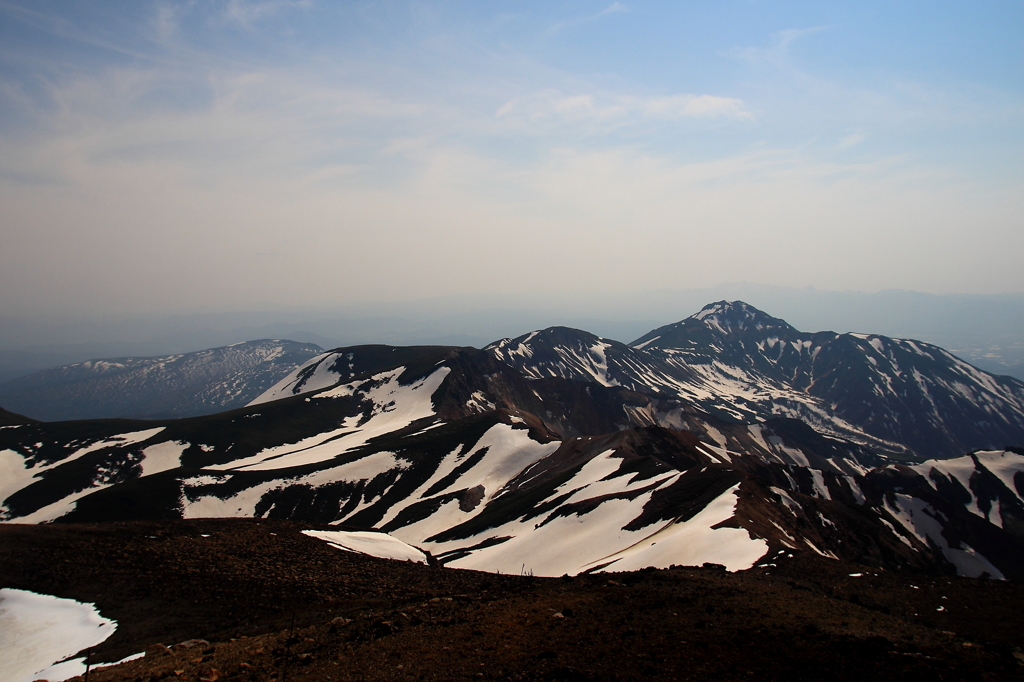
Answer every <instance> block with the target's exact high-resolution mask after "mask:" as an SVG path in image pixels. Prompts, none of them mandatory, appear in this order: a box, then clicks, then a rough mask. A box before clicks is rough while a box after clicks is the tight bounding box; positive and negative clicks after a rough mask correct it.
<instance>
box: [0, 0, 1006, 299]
mask: <svg viewBox="0 0 1024 682" xmlns="http://www.w3.org/2000/svg"><path fill="white" fill-rule="evenodd" d="M1021 25H1024V5H1021V4H1020V3H1017V2H981V3H974V4H972V5H970V6H966V5H964V6H960V5H955V4H939V5H936V4H934V3H924V2H908V3H901V4H900V5H898V6H892V4H891V3H883V2H856V3H855V2H839V3H829V4H827V5H822V4H821V3H811V2H778V3H770V4H766V3H760V2H754V1H752V0H742V1H740V0H736V1H732V2H696V3H686V4H679V5H676V4H666V3H644V2H610V3H609V2H597V3H594V2H564V3H557V4H551V3H539V2H532V1H531V2H496V3H486V4H479V3H471V2H444V3H439V2H358V1H356V2H346V3H326V2H320V1H317V0H259V1H257V0H211V1H210V2H202V3H196V2H174V1H172V0H152V1H145V2H127V1H126V0H125V1H118V2H104V3H84V4H82V3H62V2H55V1H45V0H44V1H39V0H37V1H33V2H27V1H25V0H0V224H2V226H3V227H2V229H3V248H2V249H0V314H2V315H5V316H15V315H20V316H25V315H33V316H40V315H42V316H84V317H89V316H95V317H118V316H121V317H124V316H129V317H130V316H140V315H143V316H144V315H156V316H160V315H170V314H184V315H190V314H193V313H200V312H205V313H216V312H218V311H238V310H259V309H262V310H282V309H287V308H292V307H304V308H306V309H307V310H314V309H322V308H331V309H333V308H339V307H340V308H345V307H347V306H356V307H358V306H378V307H380V308H382V309H387V308H388V307H389V306H393V305H404V304H402V303H401V302H404V301H411V300H414V299H420V300H437V299H443V298H445V297H453V296H454V297H459V296H463V295H465V294H473V295H477V296H480V297H483V298H488V297H492V298H493V297H502V298H503V300H512V301H513V302H515V303H516V305H519V306H523V307H526V308H534V307H536V306H535V305H534V302H537V301H544V300H545V299H546V298H548V297H556V298H557V297H565V298H568V299H573V300H579V301H583V302H584V303H586V305H587V306H589V307H590V308H597V307H598V306H599V304H600V303H601V301H602V300H604V299H606V298H608V297H614V296H622V297H629V296H631V295H632V296H637V297H640V296H643V295H645V293H644V292H651V291H688V290H693V289H701V288H708V287H714V286H718V283H721V282H734V281H747V282H756V283H758V284H760V285H764V286H777V287H784V288H785V287H789V288H802V287H808V286H810V287H815V288H818V289H821V290H829V291H864V292H879V291H886V290H892V289H901V290H909V291H919V292H929V293H933V294H943V295H944V294H954V293H963V294H994V293H998V292H1022V291H1024V269H1022V268H1020V265H1019V260H1020V254H1021V253H1024V229H1021V227H1022V226H1021V216H1022V215H1024V144H1022V143H1024V135H1022V130H1024V126H1022V123H1024V78H1022V75H1024V47H1022V45H1024V43H1022V42H1021V41H1020V40H1019V27H1020V26H1021ZM681 316H685V315H681Z"/></svg>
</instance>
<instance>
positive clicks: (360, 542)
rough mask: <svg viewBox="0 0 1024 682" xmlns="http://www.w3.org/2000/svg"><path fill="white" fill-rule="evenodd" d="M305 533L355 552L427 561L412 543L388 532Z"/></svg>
mask: <svg viewBox="0 0 1024 682" xmlns="http://www.w3.org/2000/svg"><path fill="white" fill-rule="evenodd" d="M302 534H303V535H308V536H309V537H311V538H316V539H318V540H323V541H324V542H327V543H329V544H330V545H331V546H332V547H336V548H338V549H342V550H345V551H346V552H355V553H356V554H367V555H369V556H374V557H377V558H379V559H397V560H399V561H415V562H416V563H420V564H425V563H427V555H426V554H424V553H423V552H422V551H421V550H419V549H416V548H415V547H413V546H412V545H409V544H406V543H404V542H402V541H401V540H399V539H398V538H395V537H392V536H390V535H388V534H387V533H373V532H368V531H340V530H304V531H302Z"/></svg>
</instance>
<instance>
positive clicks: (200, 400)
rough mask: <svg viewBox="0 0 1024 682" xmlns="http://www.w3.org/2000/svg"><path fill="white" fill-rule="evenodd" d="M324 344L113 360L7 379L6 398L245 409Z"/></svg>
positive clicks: (88, 409)
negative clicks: (245, 406) (247, 404)
mask: <svg viewBox="0 0 1024 682" xmlns="http://www.w3.org/2000/svg"><path fill="white" fill-rule="evenodd" d="M321 352H323V349H322V348H320V346H316V345H314V344H310V343H296V342H295V341H279V340H261V341H249V342H247V343H236V344H233V345H230V346H224V347H221V348H211V349H210V350H203V351H198V352H194V353H178V354H175V355H166V356H162V357H155V358H109V359H103V360H90V361H88V362H80V363H76V364H73V365H64V366H62V367H55V368H53V369H48V370H43V371H40V372H35V373H33V374H29V375H27V376H24V377H19V378H17V379H12V380H10V381H6V382H4V383H0V404H2V405H4V406H5V407H8V408H10V409H12V410H14V411H15V412H20V413H24V414H26V415H29V416H31V417H34V418H36V419H42V420H46V421H59V420H68V419H102V418H107V417H131V418H177V417H191V416H195V415H201V414H213V413H215V412H221V411H223V410H231V409H234V408H236V407H242V406H243V405H245V404H246V403H248V402H249V401H251V400H252V399H253V398H255V397H256V396H258V395H259V394H261V393H262V392H264V391H265V390H266V389H267V388H269V387H270V386H272V385H274V384H275V383H276V382H278V381H279V380H280V379H281V378H282V377H284V376H285V375H287V374H288V373H290V372H291V371H293V370H294V369H295V368H296V367H297V366H299V365H301V364H303V363H304V362H306V361H307V360H309V359H310V358H312V357H314V356H316V355H318V354H319V353H321Z"/></svg>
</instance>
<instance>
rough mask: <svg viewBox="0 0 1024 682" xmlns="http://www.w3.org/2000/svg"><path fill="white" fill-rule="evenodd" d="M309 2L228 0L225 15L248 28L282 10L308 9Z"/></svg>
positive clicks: (298, 0) (310, 5) (302, 0)
mask: <svg viewBox="0 0 1024 682" xmlns="http://www.w3.org/2000/svg"><path fill="white" fill-rule="evenodd" d="M309 7H312V2H311V0H228V4H227V7H226V8H225V10H224V11H225V14H226V15H227V16H228V17H230V18H232V19H234V20H235V21H237V22H238V23H240V24H242V25H245V26H248V25H250V24H252V23H255V22H257V21H260V20H262V19H267V18H269V17H272V16H274V15H276V14H278V13H279V12H281V11H282V10H291V9H308V8H309Z"/></svg>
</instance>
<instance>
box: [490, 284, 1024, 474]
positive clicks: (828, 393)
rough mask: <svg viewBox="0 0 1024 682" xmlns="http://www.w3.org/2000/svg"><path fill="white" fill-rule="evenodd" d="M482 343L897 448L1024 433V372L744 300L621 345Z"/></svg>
mask: <svg viewBox="0 0 1024 682" xmlns="http://www.w3.org/2000/svg"><path fill="white" fill-rule="evenodd" d="M487 350H489V351H490V352H492V353H493V354H494V355H495V357H497V358H498V359H500V360H501V361H503V362H505V363H508V364H510V365H512V366H514V367H516V368H517V369H519V370H520V371H521V372H522V373H524V374H525V375H526V376H529V377H534V378H536V377H541V376H560V377H564V378H568V379H574V380H580V381H594V382H597V383H602V384H604V385H615V386H623V387H627V388H630V389H632V390H635V391H644V392H647V393H652V394H659V395H668V396H672V397H675V398H678V399H681V400H684V401H686V402H688V403H689V404H692V405H694V406H697V407H699V408H700V409H703V410H705V411H707V412H709V413H713V414H716V415H719V416H721V417H723V418H726V419H733V420H739V421H754V420H764V419H771V418H774V417H790V418H795V419H800V420H802V421H804V422H806V423H807V424H809V425H811V426H813V427H814V428H815V429H817V430H819V431H821V432H823V433H827V434H830V435H833V436H836V437H841V438H846V439H849V440H852V441H855V442H858V443H861V444H863V445H866V446H868V447H871V448H873V449H874V450H876V451H878V452H882V453H887V454H890V455H895V456H901V457H907V456H910V457H916V458H927V457H951V456H955V455H959V454H962V453H964V452H967V451H969V450H972V449H979V448H987V449H993V448H999V447H1002V446H1003V445H1005V444H1007V443H1024V382H1021V381H1018V380H1016V379H1013V378H1010V377H1005V376H1004V377H1000V376H994V375H991V374H988V373H986V372H983V371H981V370H979V369H977V368H975V367H973V366H971V365H969V364H967V363H966V362H964V361H963V360H960V359H959V358H957V357H954V356H953V355H951V354H950V353H948V352H946V351H944V350H943V349H941V348H938V347H937V346H932V345H930V344H927V343H923V342H920V341H910V340H901V339H890V338H887V337H884V336H879V335H874V334H836V333H834V332H817V333H804V332H800V331H798V330H796V329H795V328H794V327H792V326H791V325H789V324H788V323H786V322H785V321H783V320H780V319H777V318H774V317H771V316H770V315H767V314H765V313H763V312H761V311H759V310H757V309H756V308H754V307H753V306H750V305H747V304H746V303H743V302H741V301H736V302H731V303H730V302H726V301H720V302H718V303H712V304H709V305H708V306H705V307H704V308H703V309H702V310H701V311H700V312H698V313H696V314H695V315H693V316H691V317H689V318H687V319H685V320H683V321H681V322H678V323H675V324H671V325H667V326H665V327H661V328H659V329H655V330H653V331H651V332H649V333H648V334H645V335H644V336H642V337H640V338H639V339H637V340H636V341H634V342H633V343H631V344H629V345H628V346H627V345H625V344H621V343H618V342H615V341H610V340H607V339H601V338H599V337H596V336H594V335H592V334H589V333H587V332H581V331H578V330H570V329H566V328H562V327H552V328H549V329H546V330H543V331H539V332H533V333H531V334H527V335H524V336H521V337H519V338H516V339H504V340H502V341H498V342H496V343H494V344H491V345H490V346H488V348H487Z"/></svg>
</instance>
